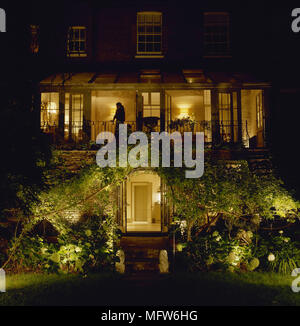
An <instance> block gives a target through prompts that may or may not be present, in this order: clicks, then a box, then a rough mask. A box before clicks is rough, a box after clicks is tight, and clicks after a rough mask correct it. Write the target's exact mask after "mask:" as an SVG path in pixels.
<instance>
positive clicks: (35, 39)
mask: <svg viewBox="0 0 300 326" xmlns="http://www.w3.org/2000/svg"><path fill="white" fill-rule="evenodd" d="M30 33H31V41H30V51H31V53H32V54H36V53H38V52H39V26H37V25H30Z"/></svg>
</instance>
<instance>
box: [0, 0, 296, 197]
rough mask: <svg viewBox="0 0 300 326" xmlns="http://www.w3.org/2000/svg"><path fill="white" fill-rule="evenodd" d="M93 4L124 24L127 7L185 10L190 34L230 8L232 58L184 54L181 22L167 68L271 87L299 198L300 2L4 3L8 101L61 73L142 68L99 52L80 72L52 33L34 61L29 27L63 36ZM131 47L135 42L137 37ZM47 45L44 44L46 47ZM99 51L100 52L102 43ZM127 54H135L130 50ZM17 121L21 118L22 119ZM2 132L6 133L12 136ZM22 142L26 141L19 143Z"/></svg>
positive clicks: (285, 166)
mask: <svg viewBox="0 0 300 326" xmlns="http://www.w3.org/2000/svg"><path fill="white" fill-rule="evenodd" d="M87 2H89V3H90V4H91V5H92V6H93V8H98V7H109V8H111V10H112V11H115V12H116V15H121V16H120V17H122V19H126V13H127V9H128V8H147V6H148V8H153V7H161V6H162V7H163V8H165V9H166V10H173V11H174V10H175V11H178V12H179V13H180V15H178V19H182V18H183V17H189V18H190V19H187V20H186V26H187V29H190V30H192V26H191V25H190V24H191V23H190V22H191V21H192V22H194V23H195V24H197V23H199V24H200V21H201V14H198V13H197V8H199V10H203V8H204V9H205V8H208V7H209V8H210V9H214V8H215V9H220V10H226V9H229V11H230V12H234V13H235V14H234V16H233V17H234V21H233V24H234V25H235V26H239V28H236V29H234V30H233V41H232V49H233V57H232V60H227V61H222V60H208V61H207V60H205V59H203V58H201V56H200V57H199V56H198V55H197V53H198V52H197V51H201V49H199V48H198V47H197V44H195V51H190V52H189V53H188V54H186V53H184V52H182V51H179V50H178V48H176V41H177V40H178V38H180V37H182V39H184V38H185V37H186V33H184V32H182V35H180V31H179V30H177V31H176V25H177V22H176V21H174V22H173V28H174V32H173V34H172V31H171V34H170V35H173V36H172V37H171V38H170V40H168V44H167V46H168V53H170V55H169V56H166V59H165V60H163V61H162V63H160V64H163V65H168V66H172V65H174V66H176V65H177V66H183V65H185V66H190V67H192V66H198V67H201V66H202V67H204V68H208V69H215V70H219V71H222V70H224V71H225V70H226V71H233V70H234V71H247V72H251V73H253V74H254V75H256V76H259V77H261V78H262V79H263V80H266V81H269V82H271V84H272V94H271V95H272V97H271V137H270V144H269V146H270V149H271V153H272V157H273V163H274V165H275V167H276V168H277V169H278V171H279V172H280V175H281V177H282V178H283V179H284V180H285V181H286V183H287V184H288V186H289V187H290V188H294V189H296V190H297V192H298V197H299V198H300V171H299V165H300V164H299V161H298V160H299V158H300V155H298V153H299V151H300V148H299V144H298V142H299V139H300V137H299V135H300V124H299V118H300V114H299V111H300V33H293V32H292V30H291V23H292V20H293V18H292V17H291V12H292V9H293V8H296V7H300V3H299V2H298V4H297V2H293V1H280V2H275V1H274V2H267V1H256V0H255V1H251V2H250V1H248V2H247V3H245V2H244V1H226V2H224V1H197V2H195V1H189V0H186V1H140V2H139V4H138V5H137V4H136V2H134V1H93V0H90V1H79V0H77V1H76V0H74V1H63V0H61V1H13V0H12V1H2V2H0V7H1V8H4V9H5V10H6V15H7V32H6V33H0V86H1V88H0V94H1V96H2V97H3V96H5V93H6V92H7V90H8V89H9V90H11V91H12V90H14V91H15V92H16V93H19V92H20V91H19V90H20V89H22V88H23V89H26V87H25V86H24V85H27V86H28V85H29V84H30V85H35V84H37V83H38V81H39V80H40V79H41V78H43V77H44V76H46V75H48V74H50V73H53V72H55V71H57V70H62V69H64V70H68V69H92V67H93V69H94V67H95V66H96V67H103V66H110V65H126V66H129V67H130V66H134V65H136V64H137V63H136V61H135V60H133V59H128V55H127V56H126V55H123V56H122V54H120V55H119V57H118V56H113V55H112V56H105V55H102V54H101V55H102V56H101V55H100V54H99V57H97V56H96V57H95V55H94V56H93V59H92V61H90V62H86V63H85V64H84V65H77V67H76V68H74V66H73V67H72V64H70V63H69V62H66V61H65V58H62V57H61V56H60V55H59V54H58V53H59V44H60V43H59V42H60V41H59V38H56V37H55V36H53V35H52V34H51V35H52V37H47V39H44V40H42V39H41V56H40V57H38V58H37V57H33V56H32V55H31V54H30V51H29V48H28V44H29V40H30V33H29V29H28V26H29V25H30V24H41V25H42V26H44V30H45V31H47V32H49V31H50V32H51V31H52V30H56V31H58V35H59V27H58V25H57V22H58V21H62V20H66V21H68V19H69V17H71V16H72V15H73V14H74V12H75V11H74V8H75V6H74V5H75V4H78V5H82V3H83V4H84V3H87ZM73 11H74V12H73ZM122 12H123V15H122ZM92 13H93V12H92ZM116 21H117V20H116ZM175 31H176V32H175ZM48 35H50V34H48ZM104 41H105V39H104ZM43 42H44V43H43ZM123 42H125V41H123ZM126 42H127V39H126ZM126 42H125V43H126ZM128 42H129V43H130V38H128ZM125 43H124V44H125ZM42 44H44V45H45V46H44V47H43V46H42ZM56 44H57V46H55V45H56ZM105 44H106V43H105ZM126 44H127V43H126ZM47 46H48V47H47ZM95 46H96V48H97V44H95ZM56 48H57V49H56ZM172 49H173V50H172ZM52 50H55V51H52ZM56 50H57V51H56ZM126 51H127V52H128V53H130V51H131V50H130V45H129V48H128V49H127V48H126ZM97 53H98V52H97ZM99 53H101V51H100V52H99ZM175 53H176V55H175ZM111 58H113V59H111ZM151 64H154V65H155V64H156V63H151ZM78 67H79V68H78ZM23 86H24V87H23ZM0 109H1V108H0ZM15 119H18V117H17V116H16V117H15ZM1 122H2V124H1V128H2V130H4V131H5V130H8V129H10V125H9V124H7V123H6V122H5V121H1ZM1 134H2V135H5V132H2V133H1ZM16 139H17V141H21V140H20V138H16ZM3 141H5V142H7V141H8V140H7V139H1V142H3Z"/></svg>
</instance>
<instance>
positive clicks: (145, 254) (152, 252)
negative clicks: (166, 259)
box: [124, 247, 160, 260]
mask: <svg viewBox="0 0 300 326" xmlns="http://www.w3.org/2000/svg"><path fill="white" fill-rule="evenodd" d="M124 252H125V257H126V260H131V259H138V258H152V259H158V258H159V252H160V249H151V248H134V247H133V248H130V249H129V248H124Z"/></svg>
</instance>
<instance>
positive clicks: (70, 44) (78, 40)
mask: <svg viewBox="0 0 300 326" xmlns="http://www.w3.org/2000/svg"><path fill="white" fill-rule="evenodd" d="M67 55H68V56H69V57H85V56H86V55H87V53H86V27H84V26H71V27H69V31H68V40H67Z"/></svg>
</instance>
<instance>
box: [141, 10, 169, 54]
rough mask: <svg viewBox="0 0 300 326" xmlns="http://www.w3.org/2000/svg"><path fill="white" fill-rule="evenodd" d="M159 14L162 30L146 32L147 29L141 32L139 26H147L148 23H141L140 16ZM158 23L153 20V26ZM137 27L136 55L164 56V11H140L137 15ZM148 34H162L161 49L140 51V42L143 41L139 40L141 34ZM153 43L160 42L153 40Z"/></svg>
mask: <svg viewBox="0 0 300 326" xmlns="http://www.w3.org/2000/svg"><path fill="white" fill-rule="evenodd" d="M143 15H144V16H159V17H160V22H159V24H160V32H159V33H158V32H154V31H153V33H146V31H145V32H144V33H140V32H139V26H140V25H142V26H143V25H144V26H146V23H143V24H142V23H140V20H139V16H143ZM155 25H156V24H155V23H154V22H152V26H153V27H154V26H155ZM136 27H137V31H136V57H151V58H153V57H155V58H162V57H163V55H162V37H163V34H162V28H163V24H162V12H158V11H141V12H138V13H137V15H136ZM141 35H142V36H146V35H153V36H155V35H156V36H157V35H159V36H160V51H146V49H145V51H139V44H140V43H141V42H139V36H141ZM144 43H145V45H146V44H147V42H146V41H145V42H144ZM152 43H153V44H155V43H158V42H152Z"/></svg>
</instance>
